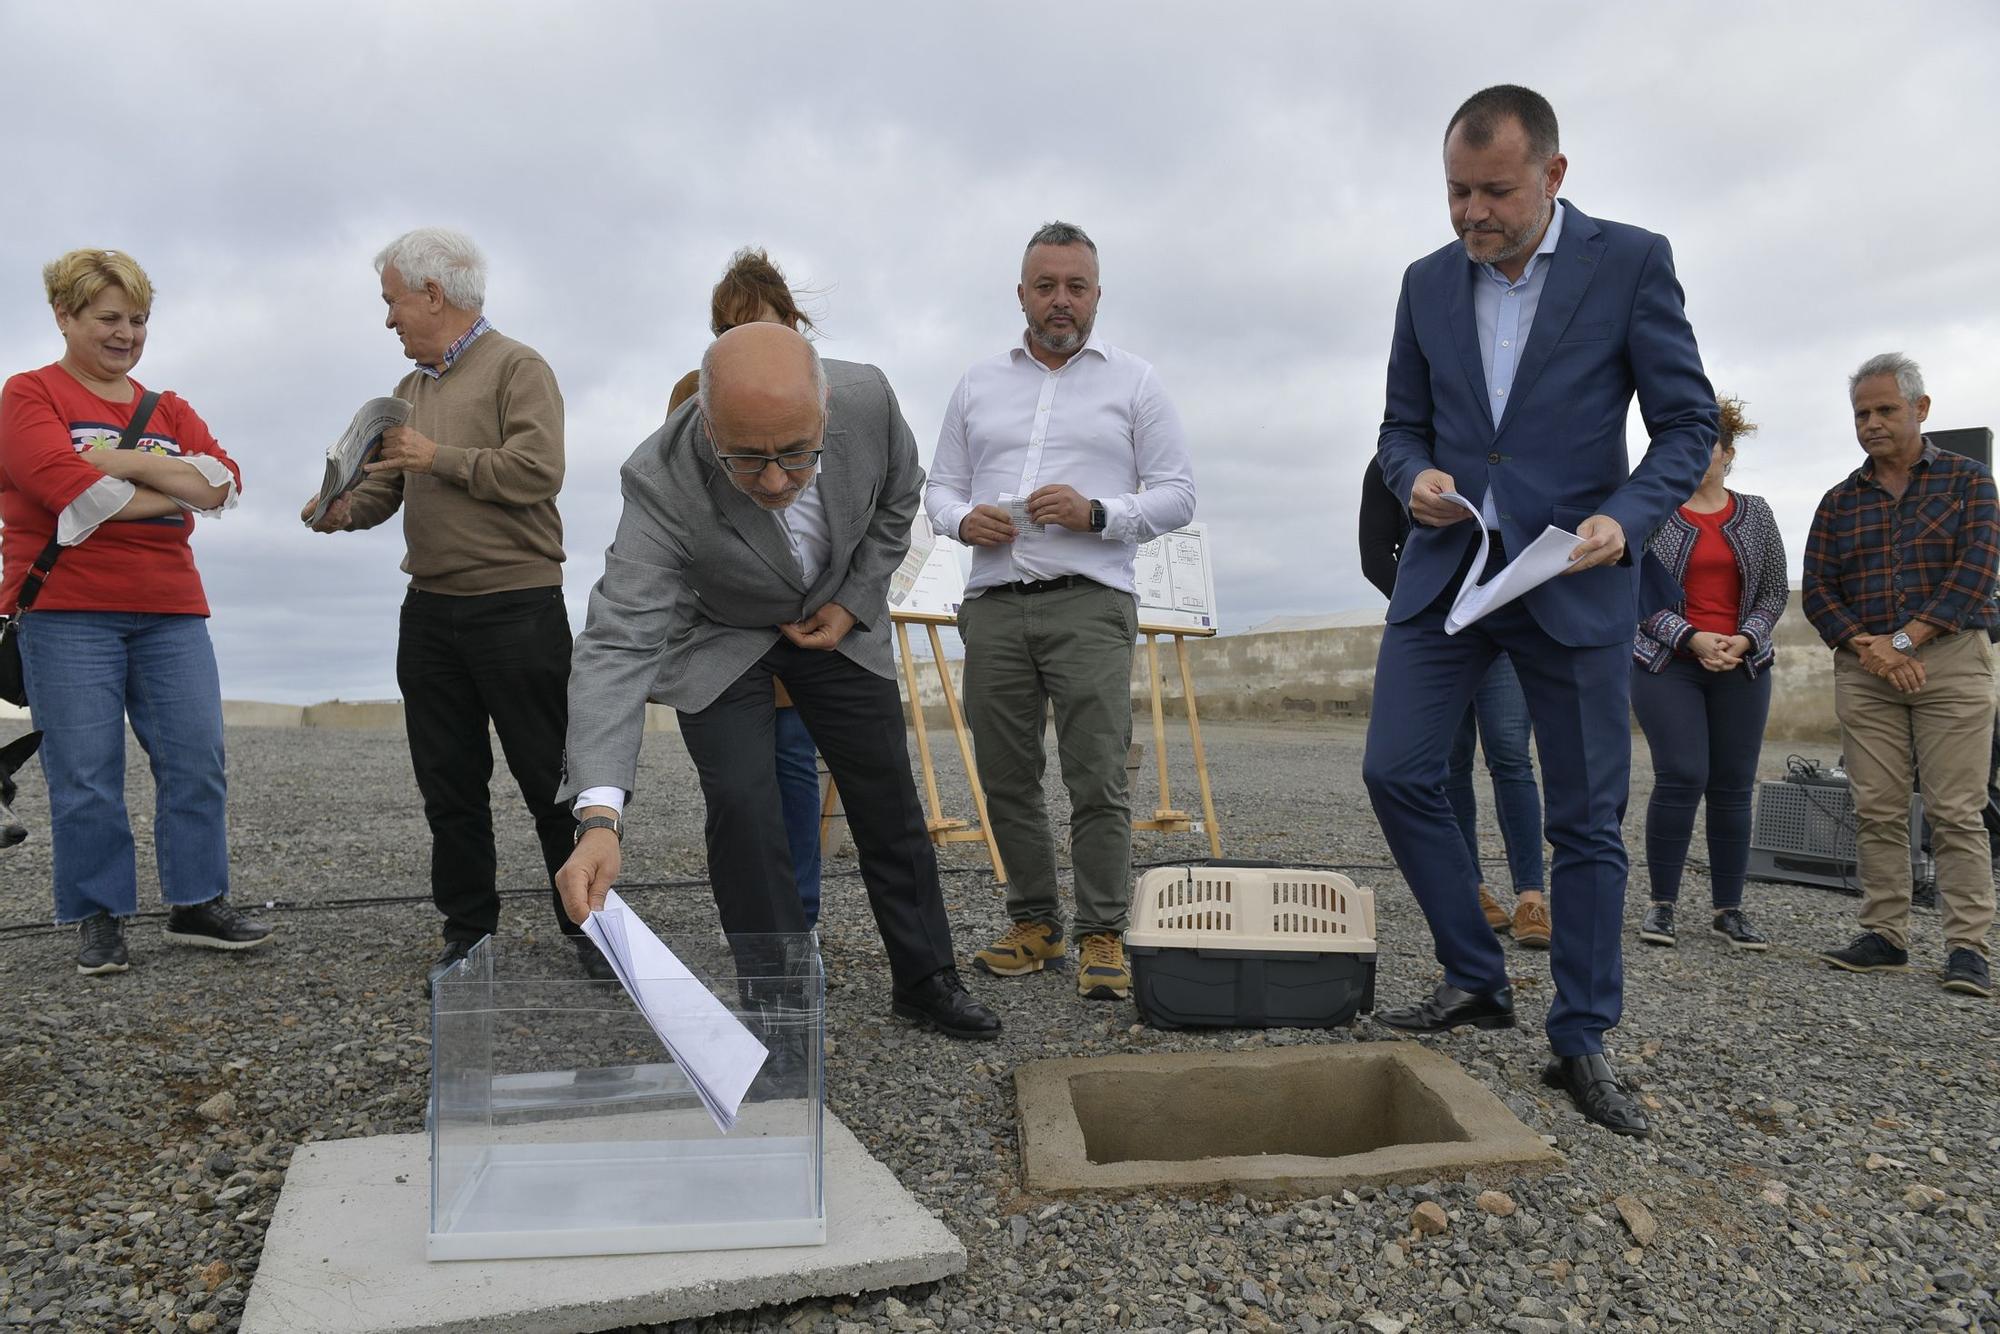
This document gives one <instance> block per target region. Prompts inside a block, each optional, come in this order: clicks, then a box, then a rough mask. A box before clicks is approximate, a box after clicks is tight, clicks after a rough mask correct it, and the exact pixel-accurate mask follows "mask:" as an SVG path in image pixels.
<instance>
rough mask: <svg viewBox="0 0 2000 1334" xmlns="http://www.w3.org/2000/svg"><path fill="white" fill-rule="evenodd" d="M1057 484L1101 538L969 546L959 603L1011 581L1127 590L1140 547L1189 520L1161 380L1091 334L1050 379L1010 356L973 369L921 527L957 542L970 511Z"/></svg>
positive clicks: (947, 419)
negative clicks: (1081, 504)
mask: <svg viewBox="0 0 2000 1334" xmlns="http://www.w3.org/2000/svg"><path fill="white" fill-rule="evenodd" d="M1057 483H1063V484H1066V485H1069V486H1072V487H1074V488H1076V490H1077V491H1078V492H1080V493H1081V494H1082V495H1083V496H1084V497H1085V498H1086V499H1089V500H1097V501H1102V502H1103V504H1104V514H1105V525H1104V531H1103V532H1102V533H1091V532H1083V533H1079V532H1073V531H1071V530H1070V529H1067V528H1060V527H1057V526H1056V525H1054V524H1050V525H1048V527H1047V528H1046V529H1045V530H1044V531H1043V532H1040V533H1034V532H1027V531H1023V532H1020V533H1018V534H1016V535H1015V537H1014V540H1013V541H1012V542H1009V543H1005V544H1003V545H1001V546H997V547H974V548H973V553H972V575H971V577H970V578H969V579H968V580H967V581H966V596H968V597H973V596H977V595H978V593H979V592H980V591H981V590H982V589H987V588H992V587H993V586H995V585H996V584H1007V583H1013V582H1016V581H1017V580H1036V579H1054V578H1058V577H1060V576H1062V575H1066V574H1076V575H1082V576H1083V577H1084V578H1086V579H1092V580H1095V581H1096V582H1098V583H1100V584H1104V585H1107V586H1108V587H1111V588H1116V589H1120V590H1122V591H1124V592H1127V593H1129V592H1131V591H1132V557H1133V554H1134V553H1135V552H1136V551H1137V549H1138V545H1139V543H1141V542H1148V541H1151V540H1152V539H1153V538H1155V537H1158V536H1159V535H1160V534H1162V533H1170V532H1172V531H1173V530H1174V529H1176V528H1179V527H1181V526H1182V525H1183V524H1186V523H1187V522H1188V521H1189V520H1191V519H1192V518H1194V501H1195V496H1194V468H1193V465H1192V464H1191V462H1190V461H1189V458H1188V446H1187V436H1186V434H1185V432H1184V431H1183V430H1182V429H1181V419H1180V414H1179V413H1177V412H1176V411H1174V405H1173V403H1172V401H1171V400H1169V399H1168V397H1167V394H1166V391H1165V390H1164V389H1162V388H1161V387H1160V380H1159V376H1158V375H1157V374H1155V373H1154V371H1153V368H1152V367H1151V366H1150V365H1148V364H1147V363H1146V362H1144V361H1142V360H1140V359H1139V358H1138V357H1135V356H1133V355H1132V354H1131V353H1129V352H1125V351H1122V350H1121V349H1119V348H1115V347H1112V346H1110V345H1108V344H1106V343H1103V342H1101V341H1099V339H1098V337H1097V334H1096V333H1095V332H1093V333H1092V334H1091V336H1090V338H1089V339H1088V340H1087V341H1086V342H1085V343H1084V345H1083V346H1082V347H1081V348H1079V349H1077V351H1076V353H1075V354H1074V355H1073V356H1071V357H1070V359H1069V360H1068V361H1067V362H1065V363H1064V364H1063V366H1062V367H1061V368H1060V369H1059V370H1050V369H1049V368H1048V367H1046V366H1044V365H1042V363H1041V362H1039V361H1037V360H1035V358H1034V356H1033V355H1032V354H1031V353H1030V352H1029V351H1028V341H1027V337H1026V335H1025V334H1024V335H1023V336H1022V339H1021V343H1020V346H1018V347H1012V348H1009V349H1008V350H1007V351H1005V352H1002V353H1000V354H999V355H998V356H994V357H989V358H987V359H986V360H984V361H980V362H976V363H974V364H973V367H972V369H970V370H968V371H967V372H966V373H965V377H964V378H963V379H961V380H960V381H959V382H958V388H957V389H956V390H954V391H953V393H952V396H951V402H950V403H949V404H948V405H947V406H946V408H945V414H944V425H943V427H942V428H941V429H940V430H939V432H938V447H937V454H936V456H935V457H934V458H933V459H932V460H931V468H930V481H929V484H928V485H927V486H926V487H925V488H924V509H925V512H927V513H928V514H929V515H930V518H931V527H932V528H934V529H936V530H937V532H939V533H940V534H942V535H944V536H946V537H951V538H956V537H957V536H958V529H959V525H960V524H962V523H964V522H965V516H966V515H967V514H969V513H971V512H972V508H973V506H975V505H995V504H999V503H1000V497H1001V496H1002V495H1014V496H1020V497H1024V498H1025V497H1027V496H1029V495H1032V494H1033V493H1034V492H1035V491H1037V490H1039V489H1040V488H1042V487H1044V486H1050V485H1054V484H1057Z"/></svg>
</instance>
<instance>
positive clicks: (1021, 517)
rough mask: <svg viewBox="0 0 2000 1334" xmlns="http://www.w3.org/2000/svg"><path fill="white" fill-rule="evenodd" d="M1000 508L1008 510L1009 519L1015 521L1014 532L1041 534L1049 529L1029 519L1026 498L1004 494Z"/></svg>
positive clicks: (1001, 497)
mask: <svg viewBox="0 0 2000 1334" xmlns="http://www.w3.org/2000/svg"><path fill="white" fill-rule="evenodd" d="M1000 508H1001V509H1003V510H1006V511H1007V517H1008V518H1010V519H1012V520H1013V521H1014V531H1015V532H1017V533H1039V532H1044V531H1046V529H1047V525H1045V524H1039V523H1036V522H1035V521H1034V520H1033V519H1030V518H1029V517H1028V498H1027V497H1026V496H1010V495H1007V494H1005V493H1004V492H1003V493H1002V494H1001V496H1000Z"/></svg>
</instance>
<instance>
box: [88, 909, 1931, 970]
mask: <svg viewBox="0 0 2000 1334" xmlns="http://www.w3.org/2000/svg"><path fill="white" fill-rule="evenodd" d="M1960 953H1970V951H1964V950H1962V951H1960ZM131 966H132V958H131V956H130V955H128V954H127V953H126V952H125V923H123V922H121V921H119V920H118V919H117V918H116V917H113V916H112V915H111V914H110V913H108V912H101V913H95V914H93V915H91V916H89V917H86V918H84V919H83V920H82V921H81V922H78V923H77V924H76V971H77V972H79V973H82V974H83V975H84V976H85V977H96V976H98V975H99V974H101V973H122V972H124V971H125V970H126V969H128V968H130V967H131Z"/></svg>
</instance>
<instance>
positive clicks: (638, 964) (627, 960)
mask: <svg viewBox="0 0 2000 1334" xmlns="http://www.w3.org/2000/svg"><path fill="white" fill-rule="evenodd" d="M583 933H584V934H585V935H587V936H589V937H590V938H591V940H592V941H593V942H595V943H596V945H597V948H598V949H600V950H602V951H604V957H605V958H606V959H609V960H610V961H611V967H612V970H613V971H614V972H616V973H617V974H618V981H619V983H620V985H622V986H623V987H624V988H625V993H626V994H627V995H628V996H630V997H631V998H632V999H633V1001H634V1002H635V1003H636V1004H637V1005H638V1007H639V1013H641V1014H643V1015H645V1016H646V1022H647V1023H649V1024H651V1025H652V1026H653V1031H654V1032H655V1033H657V1034H659V1035H660V1041H661V1042H664V1043H665V1044H666V1045H667V1051H668V1053H669V1054H670V1055H672V1056H673V1058H674V1063H675V1064H676V1065H678V1066H680V1068H681V1072H682V1073H683V1074H685V1075H686V1076H687V1077H688V1083H690V1084H692V1085H694V1091H695V1092H696V1093H697V1094H699V1095H700V1096H701V1105H702V1106H703V1107H705V1108H707V1109H708V1114H709V1116H710V1117H711V1118H712V1119H713V1120H714V1121H715V1128H716V1129H718V1130H720V1131H721V1132H722V1133H723V1134H725V1135H726V1134H728V1133H729V1132H730V1131H731V1130H733V1129H735V1127H736V1113H737V1109H738V1108H740V1107H741V1106H742V1105H743V1095H744V1094H745V1093H747V1092H749V1091H750V1081H751V1080H753V1079H755V1078H756V1077H757V1072H758V1071H759V1070H760V1069H762V1068H763V1065H764V1061H765V1060H766V1059H767V1058H768V1057H769V1056H770V1054H771V1053H770V1050H769V1049H768V1048H767V1047H765V1046H764V1044H763V1043H761V1042H759V1041H758V1040H757V1037H756V1035H755V1034H754V1033H752V1032H751V1031H750V1030H749V1029H747V1028H745V1027H744V1026H743V1021H742V1020H740V1019H738V1018H737V1017H736V1016H735V1015H734V1014H733V1013H731V1012H730V1009H729V1007H728V1006H727V1005H724V1004H723V1003H722V1002H721V1000H719V999H718V998H717V997H716V995H715V993H714V992H712V991H710V990H709V989H708V984H707V983H705V982H703V981H701V979H699V978H697V977H696V976H695V975H694V974H693V973H691V972H689V971H688V967H687V965H686V964H684V963H682V962H681V961H680V960H679V959H677V958H675V957H674V952H673V951H672V950H670V949H668V948H667V947H666V944H665V942H663V941H662V940H661V939H660V938H659V937H658V936H656V935H654V934H653V930H652V928H651V927H649V926H647V925H646V924H645V923H644V922H642V921H640V920H639V914H637V913H635V912H633V911H632V910H631V909H630V908H628V907H626V906H625V900H623V899H621V898H619V897H618V891H617V890H615V889H614V890H612V891H611V892H610V893H609V894H607V895H606V896H605V899H604V907H603V909H602V910H601V911H598V912H594V913H592V914H591V915H590V916H589V917H587V918H585V919H584V922H583Z"/></svg>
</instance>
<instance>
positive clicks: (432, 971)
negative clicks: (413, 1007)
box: [424, 940, 478, 1000]
mask: <svg viewBox="0 0 2000 1334" xmlns="http://www.w3.org/2000/svg"><path fill="white" fill-rule="evenodd" d="M477 943H478V942H477V941H472V940H447V941H446V942H445V944H444V953H443V954H440V955H438V957H437V962H436V963H434V964H432V965H431V966H430V968H429V969H427V970H426V971H425V973H424V999H426V1000H429V999H430V994H431V987H432V985H433V984H435V983H436V982H437V980H438V979H439V978H440V977H443V976H444V975H445V972H446V970H447V969H449V968H450V967H451V966H452V965H453V964H455V963H457V962H458V961H459V960H460V959H463V958H464V957H465V956H466V955H468V954H470V953H472V947H473V946H474V945H475V944H477Z"/></svg>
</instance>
